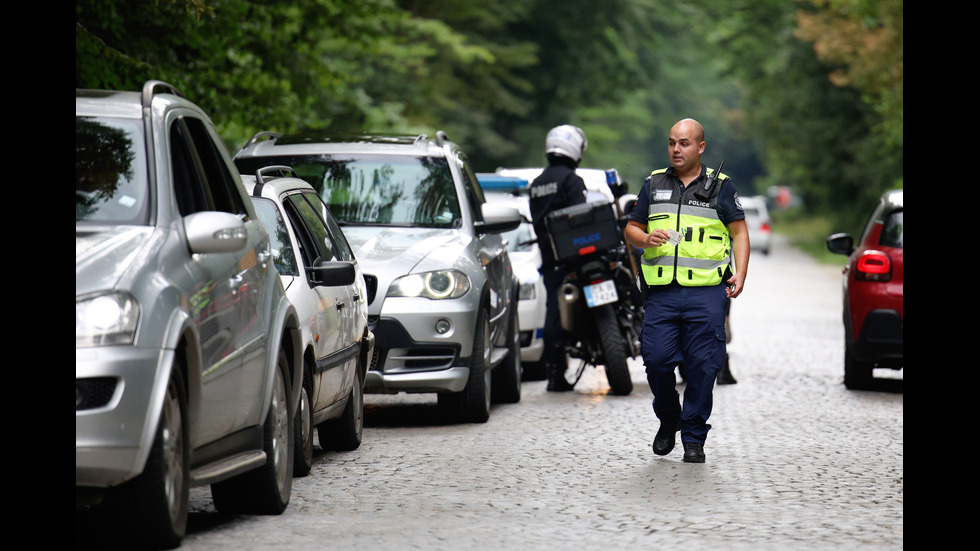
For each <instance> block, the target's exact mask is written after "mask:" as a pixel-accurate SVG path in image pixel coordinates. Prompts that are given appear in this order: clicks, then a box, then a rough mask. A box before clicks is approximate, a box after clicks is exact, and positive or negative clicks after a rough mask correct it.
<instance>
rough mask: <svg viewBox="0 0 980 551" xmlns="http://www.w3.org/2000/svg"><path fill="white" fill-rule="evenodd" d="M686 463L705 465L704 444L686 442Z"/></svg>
mask: <svg viewBox="0 0 980 551" xmlns="http://www.w3.org/2000/svg"><path fill="white" fill-rule="evenodd" d="M684 462H685V463H704V444H698V443H697V442H684Z"/></svg>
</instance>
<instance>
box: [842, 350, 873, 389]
mask: <svg viewBox="0 0 980 551" xmlns="http://www.w3.org/2000/svg"><path fill="white" fill-rule="evenodd" d="M873 371H874V364H872V363H871V362H862V361H860V360H858V359H857V358H855V357H854V352H853V351H852V350H851V347H850V346H849V345H845V346H844V386H845V387H847V388H848V389H850V390H866V389H868V388H869V387H870V386H871V381H872V380H873Z"/></svg>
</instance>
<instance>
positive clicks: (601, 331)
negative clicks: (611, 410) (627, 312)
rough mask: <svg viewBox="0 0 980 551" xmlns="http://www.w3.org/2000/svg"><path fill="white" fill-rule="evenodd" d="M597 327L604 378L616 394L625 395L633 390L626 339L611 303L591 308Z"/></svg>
mask: <svg viewBox="0 0 980 551" xmlns="http://www.w3.org/2000/svg"><path fill="white" fill-rule="evenodd" d="M592 313H593V315H594V316H595V322H596V329H598V335H599V344H600V345H601V346H602V355H603V357H604V358H605V367H606V378H607V379H608V380H609V388H611V389H612V393H613V394H616V395H618V396H626V395H628V394H629V393H630V392H633V379H632V378H631V377H630V370H629V366H628V365H627V364H626V350H627V346H626V341H625V340H624V339H623V334H622V333H621V332H620V330H619V322H618V321H617V320H616V311H615V310H614V309H613V307H612V305H610V304H606V305H603V306H599V307H596V308H594V309H593V310H592Z"/></svg>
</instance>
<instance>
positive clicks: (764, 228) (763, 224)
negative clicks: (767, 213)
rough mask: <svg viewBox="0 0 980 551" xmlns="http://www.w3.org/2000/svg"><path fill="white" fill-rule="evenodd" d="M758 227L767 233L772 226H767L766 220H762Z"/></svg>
mask: <svg viewBox="0 0 980 551" xmlns="http://www.w3.org/2000/svg"><path fill="white" fill-rule="evenodd" d="M759 229H760V230H761V231H763V232H764V233H769V232H771V231H772V228H770V227H769V224H768V223H767V222H763V223H762V225H761V226H759Z"/></svg>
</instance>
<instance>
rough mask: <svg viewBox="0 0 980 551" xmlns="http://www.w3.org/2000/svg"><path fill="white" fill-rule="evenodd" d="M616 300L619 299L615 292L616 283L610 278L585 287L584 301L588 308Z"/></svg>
mask: <svg viewBox="0 0 980 551" xmlns="http://www.w3.org/2000/svg"><path fill="white" fill-rule="evenodd" d="M617 300H619V295H618V294H617V293H616V284H615V283H613V282H612V280H610V281H603V282H601V283H595V284H593V285H587V286H586V287H585V302H586V304H588V305H589V308H595V307H596V306H602V305H603V304H609V303H610V302H616V301H617Z"/></svg>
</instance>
